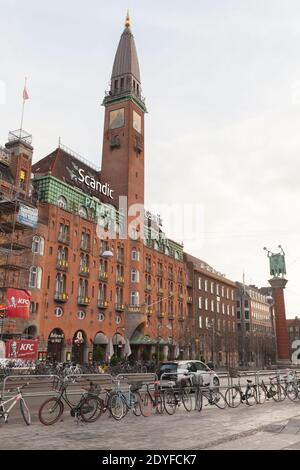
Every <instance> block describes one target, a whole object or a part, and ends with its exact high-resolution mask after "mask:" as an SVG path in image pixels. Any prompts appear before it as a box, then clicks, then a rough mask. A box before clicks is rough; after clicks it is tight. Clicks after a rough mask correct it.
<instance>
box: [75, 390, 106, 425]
mask: <svg viewBox="0 0 300 470" xmlns="http://www.w3.org/2000/svg"><path fill="white" fill-rule="evenodd" d="M101 413H102V402H101V400H100V399H99V398H98V397H96V396H95V397H93V396H91V395H90V396H87V397H85V398H83V400H82V402H81V405H80V408H79V414H80V417H81V419H82V421H84V422H85V423H94V422H95V421H97V419H98V418H100V416H101Z"/></svg>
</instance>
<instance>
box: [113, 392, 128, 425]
mask: <svg viewBox="0 0 300 470" xmlns="http://www.w3.org/2000/svg"><path fill="white" fill-rule="evenodd" d="M108 406H109V410H110V413H111V415H112V417H113V418H115V419H116V420H117V421H120V420H121V419H122V418H123V417H124V416H125V415H126V413H127V411H128V409H127V405H126V401H125V399H124V398H123V397H122V395H119V394H118V393H115V394H113V395H111V396H110V398H109V403H108Z"/></svg>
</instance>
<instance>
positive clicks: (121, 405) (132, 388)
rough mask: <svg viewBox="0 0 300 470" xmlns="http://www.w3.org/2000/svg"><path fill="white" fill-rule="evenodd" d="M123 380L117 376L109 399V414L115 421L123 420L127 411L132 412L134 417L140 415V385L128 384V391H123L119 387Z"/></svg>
mask: <svg viewBox="0 0 300 470" xmlns="http://www.w3.org/2000/svg"><path fill="white" fill-rule="evenodd" d="M123 378H124V377H122V376H119V377H118V379H117V380H115V382H114V383H115V388H114V390H113V392H111V395H110V399H109V406H110V412H111V414H112V416H113V417H114V418H115V419H116V420H117V421H119V420H120V419H122V418H124V416H125V415H126V414H127V413H128V411H129V410H132V411H133V413H134V414H135V416H141V414H142V399H141V395H140V393H139V389H140V388H141V386H142V383H140V382H139V383H128V390H126V391H124V390H123V389H122V387H121V380H122V379H123Z"/></svg>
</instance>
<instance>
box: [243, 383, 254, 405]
mask: <svg viewBox="0 0 300 470" xmlns="http://www.w3.org/2000/svg"><path fill="white" fill-rule="evenodd" d="M255 397H256V390H255V388H254V385H251V387H249V388H247V389H246V391H245V399H246V403H247V405H249V406H253V405H255V403H257V401H256V398H255Z"/></svg>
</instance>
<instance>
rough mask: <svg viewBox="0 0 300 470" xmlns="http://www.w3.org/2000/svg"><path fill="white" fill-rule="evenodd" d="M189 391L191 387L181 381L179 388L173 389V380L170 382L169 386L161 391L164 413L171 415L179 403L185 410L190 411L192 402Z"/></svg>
mask: <svg viewBox="0 0 300 470" xmlns="http://www.w3.org/2000/svg"><path fill="white" fill-rule="evenodd" d="M184 383H185V382H184ZM190 393H191V388H190V387H185V386H184V385H183V383H180V384H179V388H178V389H175V388H174V384H173V382H170V388H169V389H167V390H165V391H164V393H163V404H164V409H165V411H166V413H168V414H169V415H173V414H174V413H175V411H176V409H177V408H179V406H180V405H181V403H182V404H183V406H184V408H185V409H186V411H188V412H189V411H192V407H193V404H192V399H191V395H190Z"/></svg>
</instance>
